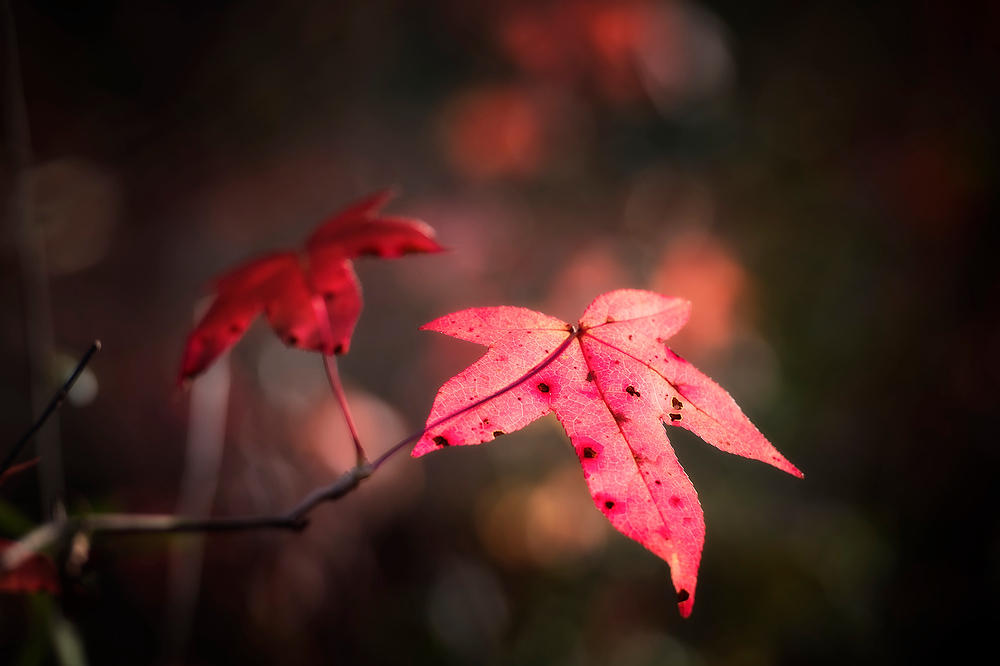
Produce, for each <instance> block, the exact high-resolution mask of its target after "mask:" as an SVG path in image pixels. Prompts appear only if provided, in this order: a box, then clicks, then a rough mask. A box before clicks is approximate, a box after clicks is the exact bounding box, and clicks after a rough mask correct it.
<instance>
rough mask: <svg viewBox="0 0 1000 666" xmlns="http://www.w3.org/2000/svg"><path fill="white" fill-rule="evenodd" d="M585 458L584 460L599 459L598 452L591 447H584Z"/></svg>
mask: <svg viewBox="0 0 1000 666" xmlns="http://www.w3.org/2000/svg"><path fill="white" fill-rule="evenodd" d="M583 457H584V458H596V457H597V451H595V450H594V449H592V448H590V447H589V446H587V447H584V449H583Z"/></svg>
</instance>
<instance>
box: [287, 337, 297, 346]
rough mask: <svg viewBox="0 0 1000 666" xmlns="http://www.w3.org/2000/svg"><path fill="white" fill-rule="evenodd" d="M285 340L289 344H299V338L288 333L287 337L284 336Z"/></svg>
mask: <svg viewBox="0 0 1000 666" xmlns="http://www.w3.org/2000/svg"><path fill="white" fill-rule="evenodd" d="M285 342H287V343H288V344H290V345H297V344H299V339H298V338H297V337H295V336H294V335H289V336H288V337H286V338H285Z"/></svg>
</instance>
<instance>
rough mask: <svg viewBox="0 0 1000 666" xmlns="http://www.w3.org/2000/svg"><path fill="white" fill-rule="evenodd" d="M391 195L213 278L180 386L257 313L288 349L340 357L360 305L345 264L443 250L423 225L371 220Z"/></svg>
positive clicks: (351, 209)
mask: <svg viewBox="0 0 1000 666" xmlns="http://www.w3.org/2000/svg"><path fill="white" fill-rule="evenodd" d="M391 196H392V195H391V192H389V191H383V192H379V193H377V194H374V195H372V196H370V197H368V198H367V199H364V200H362V201H359V202H357V203H355V204H353V205H352V206H350V207H348V208H347V209H346V210H343V211H341V212H340V213H338V214H337V215H335V216H333V217H332V218H330V219H329V220H327V221H326V222H324V223H323V224H322V225H321V226H320V227H319V228H318V229H317V230H316V231H314V232H313V234H312V235H311V236H310V237H309V238H308V239H307V240H306V244H305V248H304V249H303V250H301V251H297V252H295V251H286V252H276V253H274V254H269V255H266V256H264V257H261V258H259V259H255V260H252V261H249V262H247V263H245V264H242V265H241V266H239V267H237V268H235V269H234V270H232V271H230V272H229V273H226V274H225V275H223V276H222V277H221V278H219V279H218V280H217V281H216V283H215V300H214V301H213V303H212V305H211V307H209V309H208V312H206V313H205V316H204V317H202V319H201V321H199V322H198V325H197V326H195V328H194V330H193V331H192V332H191V335H190V336H188V340H187V344H186V346H185V349H184V357H183V360H182V363H181V372H180V380H181V381H183V380H186V379H190V378H192V377H194V376H195V375H197V374H199V373H200V372H202V371H203V370H205V369H206V368H207V367H208V366H209V365H211V364H212V362H213V361H215V359H216V358H218V357H219V355H221V354H222V353H223V352H224V351H225V350H226V349H228V348H229V347H231V346H232V345H234V344H236V342H237V341H238V340H239V339H240V337H241V336H242V335H243V333H244V332H245V331H246V329H247V327H248V326H249V325H250V324H251V323H252V322H253V320H254V319H256V317H257V315H259V314H260V313H262V312H263V313H264V315H265V316H266V317H267V320H268V322H269V323H270V325H271V328H272V329H274V332H275V333H277V335H278V337H280V338H281V339H282V340H283V341H284V342H285V344H287V345H289V346H291V347H298V348H300V349H308V350H313V351H318V352H322V353H323V354H345V353H347V351H348V348H349V347H350V344H351V334H352V333H353V332H354V325H355V324H356V323H357V321H358V317H359V316H360V314H361V305H362V299H361V285H360V283H359V282H358V277H357V275H356V274H355V273H354V266H353V263H352V262H351V259H352V258H355V257H360V256H365V255H372V256H376V257H381V258H383V259H393V258H396V257H400V256H402V255H404V254H409V253H413V252H440V251H441V250H442V249H443V248H442V247H441V246H440V245H438V244H437V242H436V241H435V240H434V230H433V229H432V228H431V227H430V226H429V225H427V224H425V223H424V222H421V221H420V220H414V219H407V218H399V217H379V216H378V212H379V209H381V208H382V206H383V205H385V203H386V202H387V201H388V200H389V199H390V197H391Z"/></svg>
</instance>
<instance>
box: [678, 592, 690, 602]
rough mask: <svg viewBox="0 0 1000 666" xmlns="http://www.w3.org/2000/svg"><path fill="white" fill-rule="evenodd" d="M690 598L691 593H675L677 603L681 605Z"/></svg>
mask: <svg viewBox="0 0 1000 666" xmlns="http://www.w3.org/2000/svg"><path fill="white" fill-rule="evenodd" d="M690 598H691V593H690V592H688V591H687V590H681V591H680V592H678V593H677V603H679V604H682V603H684V602H685V601H687V600H688V599H690Z"/></svg>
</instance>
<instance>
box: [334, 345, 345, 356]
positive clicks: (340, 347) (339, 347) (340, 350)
mask: <svg viewBox="0 0 1000 666" xmlns="http://www.w3.org/2000/svg"><path fill="white" fill-rule="evenodd" d="M333 353H334V354H343V353H344V345H337V346H336V347H334V348H333Z"/></svg>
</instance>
